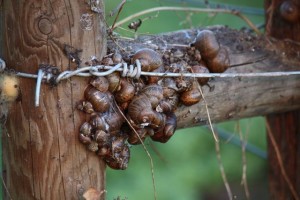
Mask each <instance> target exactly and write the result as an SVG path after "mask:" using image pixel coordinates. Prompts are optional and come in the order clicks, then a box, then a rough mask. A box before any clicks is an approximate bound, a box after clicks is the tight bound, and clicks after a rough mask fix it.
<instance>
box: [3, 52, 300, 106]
mask: <svg viewBox="0 0 300 200" xmlns="http://www.w3.org/2000/svg"><path fill="white" fill-rule="evenodd" d="M5 67H6V64H5V62H4V60H2V59H1V58H0V72H3V71H4V70H5ZM115 71H118V72H121V75H122V76H123V77H131V78H136V79H138V78H140V76H141V75H143V76H162V77H194V78H216V77H218V78H240V77H280V76H292V75H300V71H285V72H253V73H171V72H163V73H161V72H144V71H142V67H141V62H140V61H139V60H138V59H137V60H136V61H135V63H134V64H130V65H129V66H128V64H127V63H125V62H124V63H118V64H116V65H115V66H106V65H95V66H85V67H80V68H78V69H76V70H73V71H72V70H67V71H63V72H61V73H59V74H58V75H57V74H53V73H52V72H51V70H50V71H49V70H46V69H44V68H40V69H39V70H38V74H28V73H23V72H17V73H16V75H17V76H20V77H25V78H34V79H37V82H36V92H35V106H36V107H37V106H39V96H40V89H41V83H42V82H43V81H45V82H47V83H52V84H53V83H55V84H58V83H60V82H61V81H62V80H65V79H69V78H71V77H73V76H81V77H89V76H107V75H109V74H111V73H113V72H115ZM53 80H54V81H53Z"/></svg>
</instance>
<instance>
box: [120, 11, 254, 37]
mask: <svg viewBox="0 0 300 200" xmlns="http://www.w3.org/2000/svg"><path fill="white" fill-rule="evenodd" d="M158 11H187V12H204V13H224V14H231V15H235V16H237V17H239V18H241V19H242V20H244V21H245V22H246V23H247V24H248V25H249V26H250V27H251V28H252V29H253V30H254V31H255V32H256V33H257V34H260V31H259V30H258V29H257V27H256V26H255V25H254V24H253V23H252V22H251V21H250V20H249V19H248V18H247V17H246V16H244V15H243V14H241V13H240V12H238V11H235V10H228V9H213V8H191V7H171V6H170V7H169V6H163V7H154V8H150V9H146V10H143V11H140V12H138V13H135V14H133V15H130V16H128V17H126V18H125V19H123V20H121V21H119V22H117V23H115V25H114V27H119V26H121V25H123V24H124V23H127V22H129V21H131V20H132V19H134V18H136V17H139V16H142V15H145V14H148V13H152V12H158Z"/></svg>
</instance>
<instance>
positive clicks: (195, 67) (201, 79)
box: [191, 64, 209, 85]
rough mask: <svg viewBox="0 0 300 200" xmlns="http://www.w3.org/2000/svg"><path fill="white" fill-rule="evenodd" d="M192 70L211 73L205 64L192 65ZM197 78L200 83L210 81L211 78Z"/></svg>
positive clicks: (203, 83) (193, 71)
mask: <svg viewBox="0 0 300 200" xmlns="http://www.w3.org/2000/svg"><path fill="white" fill-rule="evenodd" d="M191 71H192V73H209V70H208V68H207V67H205V66H204V65H203V64H199V65H194V66H192V67H191ZM197 80H198V83H199V84H200V85H205V84H206V83H207V82H208V80H209V78H197Z"/></svg>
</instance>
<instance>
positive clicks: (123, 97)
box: [115, 78, 135, 103]
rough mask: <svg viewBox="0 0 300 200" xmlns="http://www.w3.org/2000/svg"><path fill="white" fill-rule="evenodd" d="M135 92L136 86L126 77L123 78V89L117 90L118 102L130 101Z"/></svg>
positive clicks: (116, 97)
mask: <svg viewBox="0 0 300 200" xmlns="http://www.w3.org/2000/svg"><path fill="white" fill-rule="evenodd" d="M134 94H135V87H134V86H133V85H132V84H131V83H129V82H128V81H127V80H126V79H125V78H123V79H122V80H121V89H120V90H119V91H117V92H116V94H115V99H116V101H117V102H118V103H124V102H127V101H130V100H131V99H132V98H133V96H134Z"/></svg>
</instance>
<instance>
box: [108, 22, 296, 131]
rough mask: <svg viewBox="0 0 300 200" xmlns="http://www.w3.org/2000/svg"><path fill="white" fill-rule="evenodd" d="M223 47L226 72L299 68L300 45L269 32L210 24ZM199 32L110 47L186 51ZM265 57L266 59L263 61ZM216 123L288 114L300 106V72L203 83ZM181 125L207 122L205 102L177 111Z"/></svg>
mask: <svg viewBox="0 0 300 200" xmlns="http://www.w3.org/2000/svg"><path fill="white" fill-rule="evenodd" d="M209 29H210V30H212V31H213V32H214V33H215V34H216V37H217V39H218V41H219V43H220V44H221V45H222V46H225V47H226V48H227V49H228V50H229V52H230V64H231V66H232V67H231V68H229V69H228V70H227V71H226V72H224V73H254V72H281V71H299V70H300V56H299V55H298V54H299V52H300V45H299V44H297V43H294V42H292V41H276V40H274V39H272V38H267V37H265V36H255V35H250V34H247V33H244V32H241V31H235V30H231V29H228V28H225V27H220V26H218V27H210V28H209ZM197 31H199V30H180V31H177V32H172V33H166V34H161V35H154V36H140V37H138V38H137V39H135V40H128V39H121V38H117V39H116V40H115V41H116V42H117V44H116V42H115V41H108V49H109V51H111V52H114V51H116V50H118V49H119V47H122V48H123V49H124V50H125V52H124V51H122V49H119V51H120V52H121V53H122V54H123V56H124V57H127V58H129V57H130V55H131V54H133V53H134V52H135V51H137V50H138V49H141V48H145V47H147V48H152V49H154V50H156V51H157V52H159V53H161V55H163V54H166V52H170V51H172V52H174V51H175V50H176V49H179V50H180V51H183V53H185V51H186V50H187V47H188V46H189V44H190V43H192V42H193V41H194V39H195V37H196V35H197ZM262 58H263V59H262ZM202 90H203V93H204V96H205V98H206V101H207V102H208V109H209V112H210V117H211V120H212V122H220V121H225V120H231V119H240V118H244V117H251V116H258V115H266V114H270V113H277V112H285V111H289V110H294V109H298V108H300V79H299V75H293V76H289V77H285V76H282V77H280V76H279V77H255V76H254V77H243V78H213V79H211V80H210V81H209V86H203V87H202ZM176 115H177V119H178V127H179V128H184V127H191V126H195V125H199V124H207V123H208V119H207V113H206V109H205V103H204V101H200V102H199V103H198V104H196V105H193V106H190V107H186V106H183V105H182V106H179V107H178V108H177V110H176Z"/></svg>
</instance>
